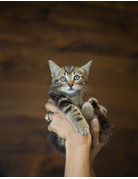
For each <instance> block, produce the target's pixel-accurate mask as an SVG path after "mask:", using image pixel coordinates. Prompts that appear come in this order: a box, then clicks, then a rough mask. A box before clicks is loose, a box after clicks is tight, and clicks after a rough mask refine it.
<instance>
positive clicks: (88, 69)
mask: <svg viewBox="0 0 138 179" xmlns="http://www.w3.org/2000/svg"><path fill="white" fill-rule="evenodd" d="M91 63H92V60H90V61H89V62H88V63H86V64H85V65H84V66H82V67H81V69H82V70H83V71H84V72H85V73H86V74H87V75H88V74H89V71H90V66H91Z"/></svg>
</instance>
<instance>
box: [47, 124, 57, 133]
mask: <svg viewBox="0 0 138 179" xmlns="http://www.w3.org/2000/svg"><path fill="white" fill-rule="evenodd" d="M48 131H53V132H56V130H55V128H53V127H52V126H51V125H49V126H48ZM56 133H57V132H56Z"/></svg>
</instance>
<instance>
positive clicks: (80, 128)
mask: <svg viewBox="0 0 138 179" xmlns="http://www.w3.org/2000/svg"><path fill="white" fill-rule="evenodd" d="M75 131H76V132H78V133H79V134H81V135H86V134H87V133H88V132H89V126H88V124H87V123H86V122H82V121H79V122H78V123H77V124H76V125H75Z"/></svg>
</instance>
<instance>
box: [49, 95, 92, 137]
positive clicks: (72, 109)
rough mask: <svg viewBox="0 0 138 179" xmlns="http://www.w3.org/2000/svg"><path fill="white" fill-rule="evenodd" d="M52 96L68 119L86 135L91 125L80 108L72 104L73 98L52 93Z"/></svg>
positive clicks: (79, 131)
mask: <svg viewBox="0 0 138 179" xmlns="http://www.w3.org/2000/svg"><path fill="white" fill-rule="evenodd" d="M50 97H51V98H52V100H53V101H54V102H55V104H56V105H57V107H58V108H59V109H60V110H61V111H62V112H63V113H64V114H65V116H66V117H67V118H68V120H70V121H71V123H72V124H73V127H74V129H75V130H76V131H77V132H78V133H80V134H82V135H86V134H87V133H88V131H89V125H88V124H87V122H86V120H85V118H84V117H83V115H82V113H81V111H80V109H79V108H78V107H76V106H75V105H73V104H72V102H71V100H70V99H69V98H67V97H66V96H64V95H63V94H61V95H57V94H56V95H55V94H50Z"/></svg>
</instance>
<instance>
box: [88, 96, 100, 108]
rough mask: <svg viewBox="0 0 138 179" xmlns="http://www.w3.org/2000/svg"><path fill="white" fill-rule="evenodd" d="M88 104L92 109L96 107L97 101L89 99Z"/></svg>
mask: <svg viewBox="0 0 138 179" xmlns="http://www.w3.org/2000/svg"><path fill="white" fill-rule="evenodd" d="M88 102H89V103H90V104H91V105H92V106H93V108H96V107H97V106H98V101H97V99H95V98H90V99H89V101H88Z"/></svg>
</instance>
